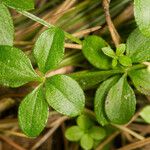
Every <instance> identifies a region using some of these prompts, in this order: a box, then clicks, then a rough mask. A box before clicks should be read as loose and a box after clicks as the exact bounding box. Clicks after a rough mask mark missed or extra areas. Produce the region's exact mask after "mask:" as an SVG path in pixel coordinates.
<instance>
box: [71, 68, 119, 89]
mask: <svg viewBox="0 0 150 150" xmlns="http://www.w3.org/2000/svg"><path fill="white" fill-rule="evenodd" d="M117 73H120V72H119V71H117V70H111V71H93V72H92V71H81V72H76V73H73V74H70V76H71V77H72V78H73V79H75V80H76V81H77V82H78V83H79V84H80V86H81V87H82V89H84V90H87V89H91V88H93V87H95V86H96V85H98V84H99V83H100V82H102V81H104V80H106V79H107V78H109V77H110V76H112V75H114V74H117Z"/></svg>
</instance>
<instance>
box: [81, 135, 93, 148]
mask: <svg viewBox="0 0 150 150" xmlns="http://www.w3.org/2000/svg"><path fill="white" fill-rule="evenodd" d="M80 145H81V147H82V148H83V149H84V150H90V149H92V147H93V145H94V140H93V139H92V138H91V137H90V136H89V135H88V134H84V135H83V136H82V138H81V141H80Z"/></svg>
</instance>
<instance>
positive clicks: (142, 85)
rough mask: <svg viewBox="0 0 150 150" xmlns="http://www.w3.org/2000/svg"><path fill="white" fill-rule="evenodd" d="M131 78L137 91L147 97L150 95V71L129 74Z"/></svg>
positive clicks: (136, 71)
mask: <svg viewBox="0 0 150 150" xmlns="http://www.w3.org/2000/svg"><path fill="white" fill-rule="evenodd" d="M129 76H130V78H131V80H132V82H133V84H134V86H135V87H136V88H137V90H138V91H139V92H141V93H143V94H145V95H150V70H149V69H148V68H146V69H140V70H133V71H131V72H129Z"/></svg>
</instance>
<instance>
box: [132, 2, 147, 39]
mask: <svg viewBox="0 0 150 150" xmlns="http://www.w3.org/2000/svg"><path fill="white" fill-rule="evenodd" d="M149 6H150V1H149V0H134V15H135V20H136V23H137V25H138V27H139V29H140V30H141V32H142V33H143V34H144V35H145V36H148V37H149V36H150V16H149V14H150V9H149Z"/></svg>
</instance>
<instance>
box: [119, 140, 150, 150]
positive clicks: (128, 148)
mask: <svg viewBox="0 0 150 150" xmlns="http://www.w3.org/2000/svg"><path fill="white" fill-rule="evenodd" d="M147 144H150V138H146V139H144V140H142V141H138V142H135V143H131V144H129V145H126V146H124V147H122V148H119V149H118V150H132V149H137V148H140V147H143V146H145V145H147Z"/></svg>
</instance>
